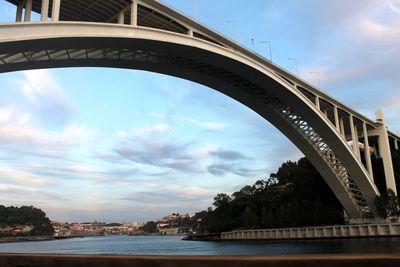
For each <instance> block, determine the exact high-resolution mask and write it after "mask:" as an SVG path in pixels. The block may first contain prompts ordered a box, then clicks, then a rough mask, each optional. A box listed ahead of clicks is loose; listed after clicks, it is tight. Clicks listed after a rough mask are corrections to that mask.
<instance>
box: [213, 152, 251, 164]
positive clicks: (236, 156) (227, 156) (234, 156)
mask: <svg viewBox="0 0 400 267" xmlns="http://www.w3.org/2000/svg"><path fill="white" fill-rule="evenodd" d="M209 153H210V155H211V156H215V157H217V158H219V159H222V160H229V161H236V160H246V159H250V158H248V157H247V156H245V155H244V154H242V153H240V152H237V151H232V150H222V149H220V150H216V151H210V152H209Z"/></svg>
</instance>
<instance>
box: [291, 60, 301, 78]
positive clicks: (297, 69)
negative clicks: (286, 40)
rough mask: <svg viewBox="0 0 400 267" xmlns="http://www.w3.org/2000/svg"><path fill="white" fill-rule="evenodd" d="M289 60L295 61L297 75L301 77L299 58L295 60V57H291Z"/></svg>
mask: <svg viewBox="0 0 400 267" xmlns="http://www.w3.org/2000/svg"><path fill="white" fill-rule="evenodd" d="M288 60H293V61H294V63H295V64H296V73H297V76H299V77H300V75H299V64H298V63H297V58H295V57H289V58H288Z"/></svg>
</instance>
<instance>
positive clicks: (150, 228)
mask: <svg viewBox="0 0 400 267" xmlns="http://www.w3.org/2000/svg"><path fill="white" fill-rule="evenodd" d="M142 229H143V231H144V232H145V233H150V234H152V233H157V232H158V228H157V224H156V223H155V222H153V221H149V222H147V223H146V224H145V225H143V227H142Z"/></svg>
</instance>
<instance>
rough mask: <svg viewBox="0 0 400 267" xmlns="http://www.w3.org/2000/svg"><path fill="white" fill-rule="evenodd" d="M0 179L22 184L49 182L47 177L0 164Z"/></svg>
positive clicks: (44, 183)
mask: <svg viewBox="0 0 400 267" xmlns="http://www.w3.org/2000/svg"><path fill="white" fill-rule="evenodd" d="M0 181H2V182H7V181H8V182H11V183H12V184H19V185H24V186H32V185H47V184H49V183H50V181H49V180H48V179H47V178H44V177H41V176H38V175H35V174H32V173H30V172H27V171H23V170H19V169H16V168H12V167H7V166H0Z"/></svg>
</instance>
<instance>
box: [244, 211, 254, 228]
mask: <svg viewBox="0 0 400 267" xmlns="http://www.w3.org/2000/svg"><path fill="white" fill-rule="evenodd" d="M243 217H244V226H245V227H246V228H248V229H254V228H257V225H258V218H257V214H256V213H255V212H254V211H253V210H252V209H251V208H250V207H246V209H245V210H244V214H243Z"/></svg>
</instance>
